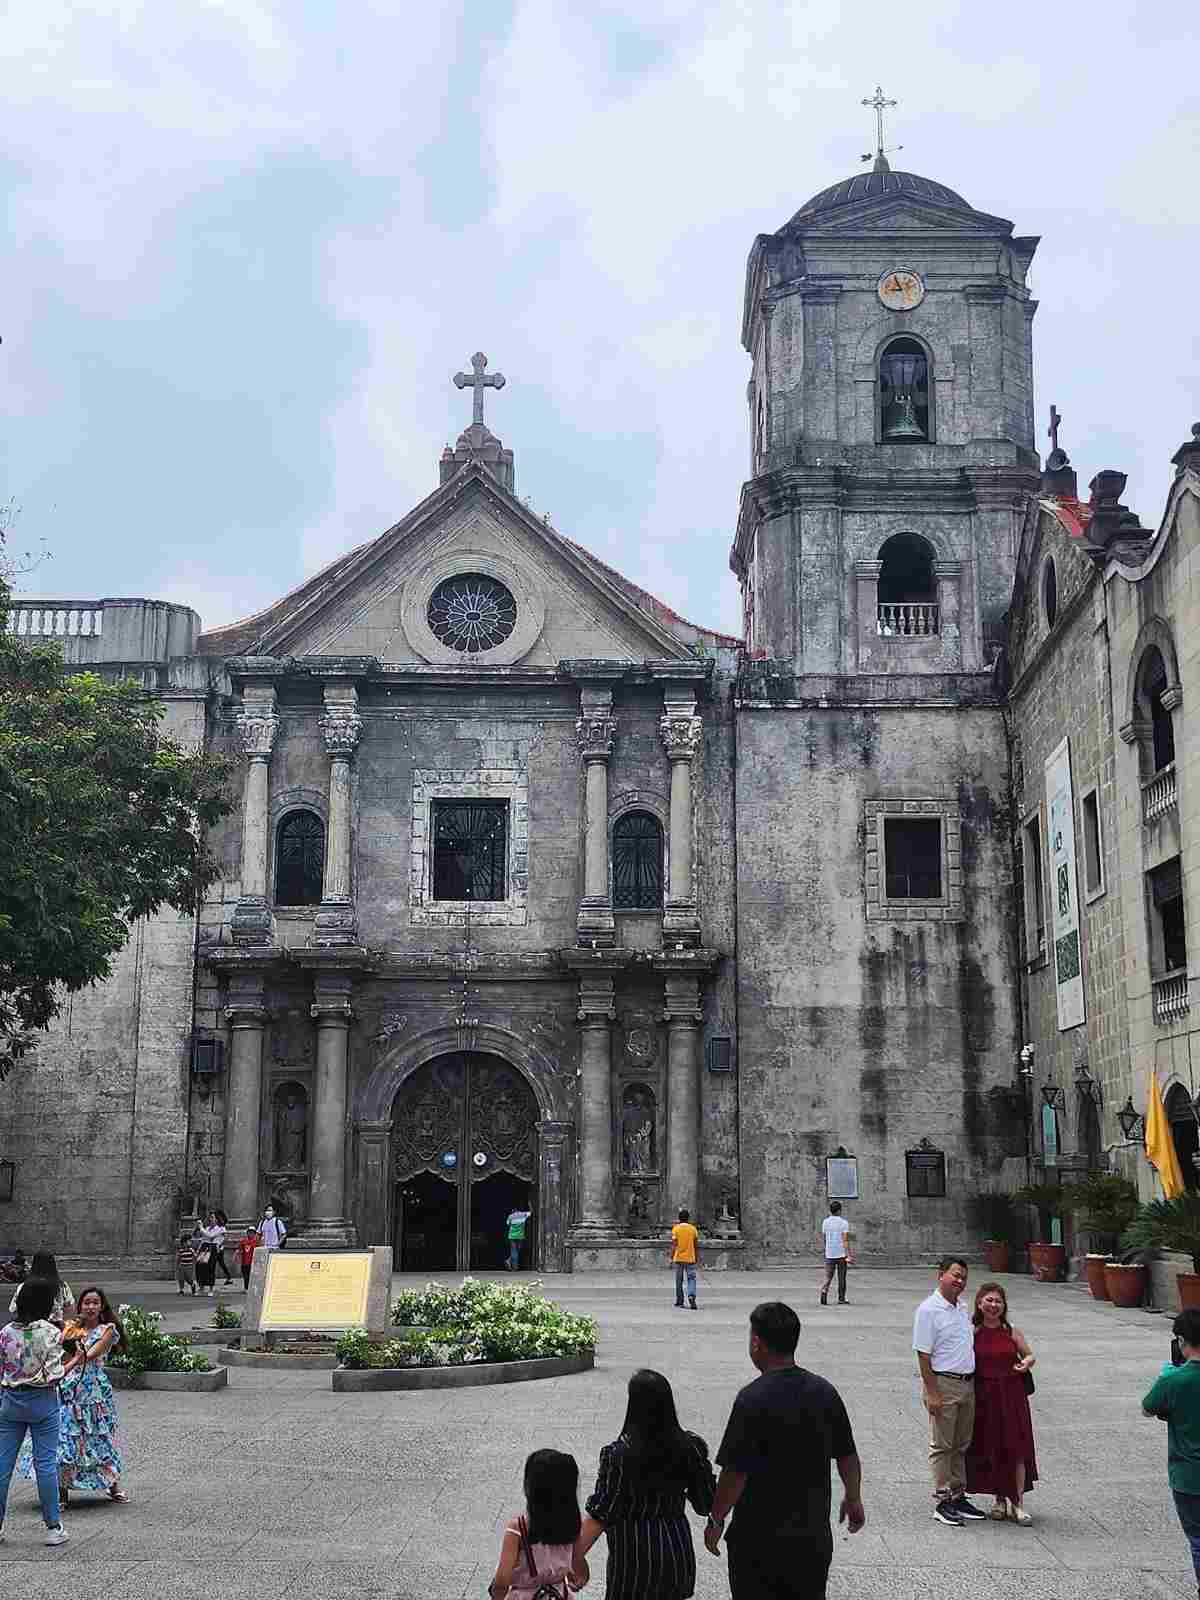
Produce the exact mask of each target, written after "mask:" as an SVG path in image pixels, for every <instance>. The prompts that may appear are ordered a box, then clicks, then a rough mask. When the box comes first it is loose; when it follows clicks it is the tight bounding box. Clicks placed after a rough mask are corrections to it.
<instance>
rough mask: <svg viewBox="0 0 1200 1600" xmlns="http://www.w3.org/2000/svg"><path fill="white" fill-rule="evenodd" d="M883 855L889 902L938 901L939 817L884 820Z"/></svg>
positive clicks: (939, 868)
mask: <svg viewBox="0 0 1200 1600" xmlns="http://www.w3.org/2000/svg"><path fill="white" fill-rule="evenodd" d="M883 855H884V895H885V897H886V898H887V899H888V900H939V899H941V894H942V822H941V818H940V817H885V818H884V822H883Z"/></svg>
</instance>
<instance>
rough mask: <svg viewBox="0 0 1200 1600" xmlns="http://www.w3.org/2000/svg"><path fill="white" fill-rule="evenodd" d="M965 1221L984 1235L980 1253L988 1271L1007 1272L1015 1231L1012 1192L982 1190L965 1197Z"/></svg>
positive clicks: (1016, 1222)
mask: <svg viewBox="0 0 1200 1600" xmlns="http://www.w3.org/2000/svg"><path fill="white" fill-rule="evenodd" d="M967 1220H968V1222H969V1223H970V1226H971V1228H972V1229H973V1230H974V1231H975V1232H978V1233H981V1234H982V1235H983V1255H984V1260H985V1261H986V1262H987V1267H988V1271H989V1272H1007V1271H1008V1269H1009V1263H1010V1257H1011V1255H1012V1246H1013V1241H1014V1240H1015V1238H1016V1236H1017V1232H1018V1221H1017V1208H1016V1206H1015V1205H1014V1203H1013V1197H1012V1195H1011V1194H1005V1193H1003V1192H1002V1191H1001V1190H999V1189H981V1190H980V1191H979V1193H978V1194H973V1195H971V1196H970V1197H969V1198H968V1200H967Z"/></svg>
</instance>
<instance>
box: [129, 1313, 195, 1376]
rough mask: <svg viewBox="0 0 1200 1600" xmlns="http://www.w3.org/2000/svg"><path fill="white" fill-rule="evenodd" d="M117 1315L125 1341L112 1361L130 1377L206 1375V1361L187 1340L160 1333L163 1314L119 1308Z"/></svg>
mask: <svg viewBox="0 0 1200 1600" xmlns="http://www.w3.org/2000/svg"><path fill="white" fill-rule="evenodd" d="M117 1314H118V1316H119V1317H120V1319H121V1327H122V1329H123V1330H124V1334H125V1337H124V1339H123V1341H122V1342H121V1344H120V1346H119V1347H118V1349H117V1353H116V1355H115V1356H114V1357H113V1359H112V1363H111V1364H112V1365H113V1366H114V1367H121V1368H122V1369H123V1370H124V1371H126V1372H128V1373H129V1374H130V1376H131V1377H135V1378H136V1377H137V1376H138V1374H139V1373H142V1372H207V1371H209V1368H210V1362H209V1360H208V1357H207V1356H206V1355H204V1354H203V1353H202V1352H201V1351H199V1350H193V1349H192V1348H191V1346H190V1345H189V1344H188V1342H187V1340H186V1339H175V1338H172V1336H171V1335H170V1334H169V1333H164V1332H163V1331H162V1313H161V1312H159V1311H147V1310H146V1308H145V1307H144V1306H119V1307H118V1308H117Z"/></svg>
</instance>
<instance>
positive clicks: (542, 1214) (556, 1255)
mask: <svg viewBox="0 0 1200 1600" xmlns="http://www.w3.org/2000/svg"><path fill="white" fill-rule="evenodd" d="M537 1139H538V1207H539V1212H538V1227H537V1242H538V1260H537V1261H536V1262H532V1263H531V1265H532V1266H533V1267H534V1268H535V1269H536V1270H537V1271H538V1272H562V1271H563V1270H564V1268H565V1267H566V1264H567V1263H566V1259H565V1256H564V1249H563V1247H564V1244H565V1242H566V1239H565V1235H566V1227H565V1223H566V1204H565V1199H566V1183H565V1179H566V1164H567V1151H568V1148H569V1146H570V1140H571V1124H570V1123H569V1122H539V1123H538V1125H537Z"/></svg>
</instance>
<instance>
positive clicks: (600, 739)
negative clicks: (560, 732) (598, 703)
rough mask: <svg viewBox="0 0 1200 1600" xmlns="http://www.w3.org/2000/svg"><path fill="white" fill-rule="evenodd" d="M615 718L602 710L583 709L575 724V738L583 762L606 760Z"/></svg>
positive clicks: (614, 731) (615, 728)
mask: <svg viewBox="0 0 1200 1600" xmlns="http://www.w3.org/2000/svg"><path fill="white" fill-rule="evenodd" d="M616 732H617V719H616V718H615V717H612V716H609V715H608V714H607V712H603V711H585V712H584V713H583V714H582V715H581V716H580V718H579V720H578V721H577V722H576V724H575V738H576V740H577V742H578V744H579V754H580V755H581V756H582V757H583V760H584V762H585V763H586V762H588V761H607V760H608V759H609V757H610V756H611V755H612V748H613V739H614V738H615V736H616Z"/></svg>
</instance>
